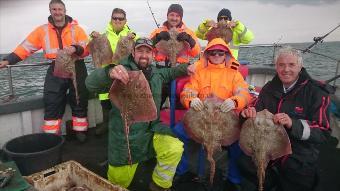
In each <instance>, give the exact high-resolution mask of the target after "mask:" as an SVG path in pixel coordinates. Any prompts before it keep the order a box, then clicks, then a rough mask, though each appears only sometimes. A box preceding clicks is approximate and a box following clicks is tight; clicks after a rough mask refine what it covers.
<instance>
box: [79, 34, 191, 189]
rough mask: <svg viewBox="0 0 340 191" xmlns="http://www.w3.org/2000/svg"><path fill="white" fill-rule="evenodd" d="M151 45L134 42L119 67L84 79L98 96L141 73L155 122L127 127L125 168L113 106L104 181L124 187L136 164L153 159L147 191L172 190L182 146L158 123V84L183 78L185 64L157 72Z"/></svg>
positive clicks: (147, 41)
mask: <svg viewBox="0 0 340 191" xmlns="http://www.w3.org/2000/svg"><path fill="white" fill-rule="evenodd" d="M153 48H154V47H153V44H152V41H151V40H150V39H148V38H139V39H137V40H136V43H135V47H134V50H133V52H132V54H131V55H130V56H129V57H127V58H125V59H123V60H121V61H120V65H117V66H114V67H112V65H109V66H107V67H105V68H100V69H96V70H95V71H94V72H92V73H91V74H90V75H89V76H88V78H87V79H86V86H87V88H88V89H89V90H90V91H92V92H101V91H102V90H104V89H107V88H108V87H110V86H111V84H112V82H113V80H120V81H121V82H123V83H127V82H128V80H129V75H128V73H127V71H129V70H141V71H142V72H143V74H144V75H145V78H146V79H147V80H148V82H149V85H150V89H151V91H152V95H153V99H154V102H155V104H156V108H157V116H158V117H157V119H156V120H154V121H150V122H140V123H135V124H133V125H131V126H130V130H129V131H130V132H129V142H130V150H131V156H132V157H131V158H132V165H129V164H128V156H127V153H128V151H127V143H126V140H125V136H124V134H125V133H124V125H123V121H122V118H121V115H120V111H119V110H118V108H117V107H115V106H114V105H113V106H112V109H111V111H110V116H109V146H108V161H109V168H108V172H107V175H108V179H109V180H110V181H111V182H113V183H115V184H118V185H121V186H123V187H128V186H129V185H130V183H131V181H132V179H133V177H134V174H135V172H136V168H137V166H138V164H139V163H141V162H143V161H147V160H149V159H151V158H154V157H156V159H157V164H156V167H155V169H154V171H153V174H152V180H153V181H152V182H151V183H150V189H151V190H167V189H168V188H170V187H171V186H172V180H173V177H174V174H175V172H176V167H177V165H178V162H179V161H180V159H181V156H182V153H183V143H182V142H181V141H180V140H179V139H177V138H175V137H173V136H172V135H173V134H172V131H171V129H170V128H169V127H167V126H166V125H164V124H162V123H161V122H160V121H159V113H160V111H159V108H160V104H161V95H162V84H165V83H168V82H170V81H171V80H173V79H175V78H177V77H180V76H184V75H187V64H180V65H178V66H177V67H175V68H163V69H158V68H156V67H155V65H154V64H152V62H153V58H154V52H153Z"/></svg>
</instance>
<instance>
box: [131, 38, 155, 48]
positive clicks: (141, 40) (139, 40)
mask: <svg viewBox="0 0 340 191" xmlns="http://www.w3.org/2000/svg"><path fill="white" fill-rule="evenodd" d="M140 44H147V45H149V46H151V47H153V42H152V41H151V40H150V39H148V38H139V39H137V40H136V44H135V46H137V45H140Z"/></svg>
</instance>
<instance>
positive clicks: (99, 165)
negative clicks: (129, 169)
mask: <svg viewBox="0 0 340 191" xmlns="http://www.w3.org/2000/svg"><path fill="white" fill-rule="evenodd" d="M336 144H337V140H336V139H335V138H332V137H331V138H330V139H329V140H328V142H327V143H325V144H324V145H322V146H321V152H320V162H319V165H320V175H321V177H320V188H319V190H320V191H321V190H322V191H323V190H327V191H339V190H340V181H339V173H340V149H336V148H335V146H336ZM194 152H195V151H193V153H194ZM106 157H107V135H102V136H95V135H94V130H90V131H89V133H88V140H87V142H86V143H83V144H80V143H78V142H77V141H76V140H75V139H70V138H66V142H65V145H64V148H63V161H68V160H76V161H78V162H80V163H81V164H82V165H83V166H85V167H86V168H88V169H89V170H91V171H93V172H95V173H97V174H99V175H100V176H103V177H105V178H106V164H105V161H106ZM225 161H226V157H225V154H222V155H220V160H218V165H217V166H218V167H217V169H216V175H215V181H214V182H215V184H214V189H213V190H216V191H217V190H225V189H223V188H224V187H225V182H226V181H224V180H223V178H224V177H223V171H224V170H223V169H225ZM154 164H155V161H149V162H147V163H144V164H143V165H141V168H140V169H139V170H137V173H138V174H137V176H136V177H141V178H138V179H135V180H134V181H133V184H132V186H131V188H130V189H131V190H138V191H144V190H148V189H147V188H148V181H149V180H150V178H151V173H152V170H153V167H154ZM192 168H193V169H195V167H194V165H193V167H192ZM193 171H195V170H193ZM194 177H196V176H195V175H194V174H193V173H187V174H186V175H184V176H182V177H180V178H176V182H175V188H176V190H177V191H189V190H196V191H200V190H208V189H207V188H208V183H207V182H206V181H204V180H203V181H196V180H192V179H193V178H194Z"/></svg>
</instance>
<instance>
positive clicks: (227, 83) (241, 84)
mask: <svg viewBox="0 0 340 191" xmlns="http://www.w3.org/2000/svg"><path fill="white" fill-rule="evenodd" d="M195 64H199V65H201V66H203V67H202V68H201V69H199V70H196V71H195V73H194V74H193V75H192V76H191V77H190V81H189V82H188V83H187V84H186V85H185V86H184V89H183V92H182V93H181V95H180V98H181V102H182V104H183V105H184V106H185V107H186V108H189V107H192V108H193V109H195V110H198V111H200V110H202V109H203V107H204V106H203V102H202V101H203V100H204V99H205V98H207V97H209V96H211V95H215V96H217V97H219V98H221V99H223V100H224V102H223V103H222V104H221V106H220V109H221V111H222V112H228V111H230V110H233V109H237V110H241V109H242V108H244V107H245V106H246V105H247V104H248V103H249V100H250V95H249V91H248V84H247V83H246V82H245V80H244V79H243V77H242V75H241V73H240V72H239V71H238V69H237V67H233V66H234V65H238V63H237V61H236V59H235V58H234V57H233V56H232V54H231V51H230V49H229V48H228V46H227V44H226V43H225V42H224V40H223V39H221V38H215V39H213V40H212V41H210V42H209V43H208V45H207V47H206V49H205V50H204V54H203V56H202V58H201V59H200V60H199V61H197V62H196V63H195ZM181 128H182V129H181ZM182 130H183V126H181V125H177V126H176V127H175V131H182ZM180 134H181V135H183V132H180ZM183 142H184V143H185V142H186V140H184V141H183ZM184 150H185V147H184ZM184 153H185V151H184ZM228 154H229V165H228V172H227V173H228V181H229V182H231V183H233V184H240V179H241V177H240V175H239V172H238V169H237V166H236V160H237V158H238V157H239V155H240V154H241V150H240V148H239V146H238V143H237V142H235V143H234V144H232V145H231V147H229V148H228ZM183 157H184V158H185V154H184V155H183ZM183 157H182V161H187V160H186V159H184V160H183ZM184 163H185V162H184ZM185 166H186V164H182V162H181V163H180V164H179V169H180V168H182V169H181V170H182V171H185ZM179 173H183V172H179Z"/></svg>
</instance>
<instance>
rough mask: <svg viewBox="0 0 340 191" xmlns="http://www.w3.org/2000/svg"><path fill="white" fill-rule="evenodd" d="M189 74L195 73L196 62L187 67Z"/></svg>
mask: <svg viewBox="0 0 340 191" xmlns="http://www.w3.org/2000/svg"><path fill="white" fill-rule="evenodd" d="M187 72H188V75H189V76H190V75H193V74H194V73H195V64H191V65H189V66H188V68H187Z"/></svg>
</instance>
